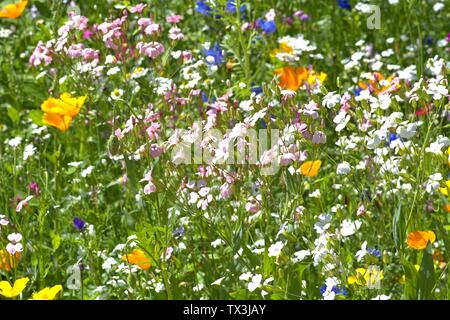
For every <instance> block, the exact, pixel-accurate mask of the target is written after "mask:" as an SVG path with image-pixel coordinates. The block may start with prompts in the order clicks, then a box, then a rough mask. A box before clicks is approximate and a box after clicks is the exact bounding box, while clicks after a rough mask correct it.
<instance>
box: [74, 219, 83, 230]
mask: <svg viewBox="0 0 450 320" xmlns="http://www.w3.org/2000/svg"><path fill="white" fill-rule="evenodd" d="M73 226H74V227H75V229H77V230H78V231H82V230H83V229H84V228H86V222H84V220H83V219H81V218H78V217H75V218H73Z"/></svg>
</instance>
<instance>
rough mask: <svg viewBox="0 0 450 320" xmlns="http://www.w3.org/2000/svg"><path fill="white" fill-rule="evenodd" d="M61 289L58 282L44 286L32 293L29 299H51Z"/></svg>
mask: <svg viewBox="0 0 450 320" xmlns="http://www.w3.org/2000/svg"><path fill="white" fill-rule="evenodd" d="M61 290H62V286H61V285H60V284H57V285H56V286H53V287H51V288H44V289H42V290H41V291H39V292H35V293H33V297H32V298H31V299H30V300H53V299H55V297H56V295H57V294H58V293H59V292H60V291H61Z"/></svg>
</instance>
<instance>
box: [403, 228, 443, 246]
mask: <svg viewBox="0 0 450 320" xmlns="http://www.w3.org/2000/svg"><path fill="white" fill-rule="evenodd" d="M428 241H430V242H431V243H433V242H434V241H436V235H435V234H434V232H433V231H431V230H426V231H414V232H411V233H410V234H409V235H408V239H407V240H406V242H407V243H408V247H410V248H411V249H416V250H422V249H425V248H426V247H427V243H428Z"/></svg>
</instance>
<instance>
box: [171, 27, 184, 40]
mask: <svg viewBox="0 0 450 320" xmlns="http://www.w3.org/2000/svg"><path fill="white" fill-rule="evenodd" d="M169 39H171V40H183V39H184V34H183V33H182V32H181V29H180V28H177V27H172V28H170V30H169Z"/></svg>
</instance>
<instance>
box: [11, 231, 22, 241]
mask: <svg viewBox="0 0 450 320" xmlns="http://www.w3.org/2000/svg"><path fill="white" fill-rule="evenodd" d="M8 240H9V241H10V242H12V243H18V242H20V241H22V235H21V234H20V233H11V234H9V235H8Z"/></svg>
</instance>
